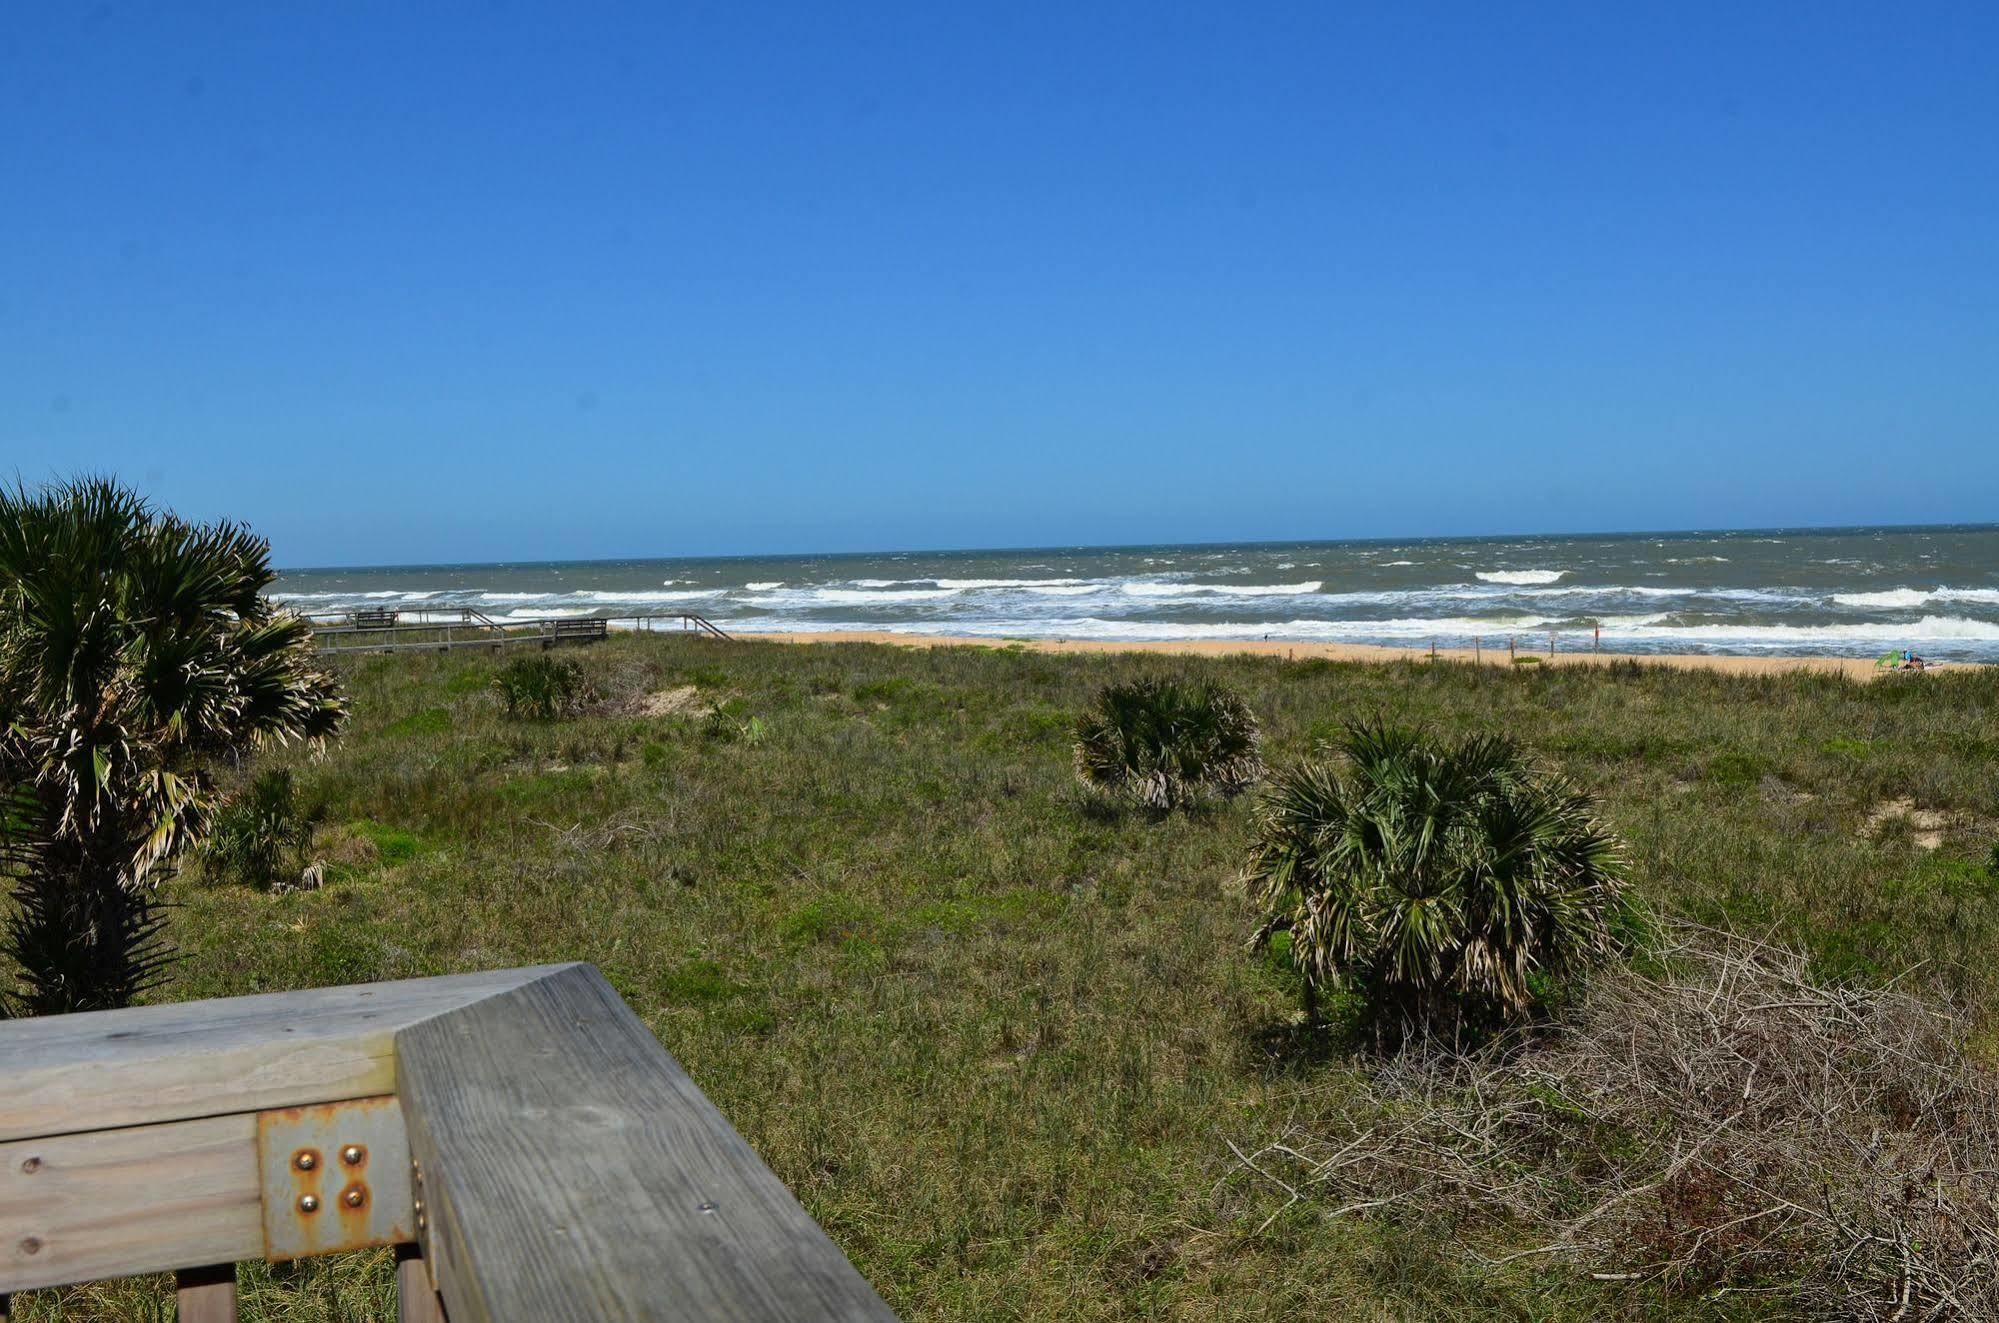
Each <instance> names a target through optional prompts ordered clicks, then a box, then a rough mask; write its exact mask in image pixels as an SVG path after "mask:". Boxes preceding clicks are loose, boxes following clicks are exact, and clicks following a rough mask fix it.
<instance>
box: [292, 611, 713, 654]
mask: <svg viewBox="0 0 1999 1323" xmlns="http://www.w3.org/2000/svg"><path fill="white" fill-rule="evenodd" d="M306 620H307V621H308V622H309V623H310V624H311V625H312V634H313V649H314V651H316V652H321V653H331V652H414V651H427V652H435V651H447V652H448V651H450V650H451V649H453V648H496V649H497V648H503V647H507V646H508V645H510V644H518V643H539V644H541V645H542V646H544V647H548V646H552V645H554V644H556V643H563V642H588V641H592V640H596V639H602V638H608V637H609V636H610V634H611V631H612V630H613V628H616V629H618V630H620V631H637V632H640V633H653V632H656V631H658V630H660V629H663V628H668V627H671V628H676V629H682V630H693V631H695V632H696V633H699V634H701V635H704V636H706V637H709V638H717V639H726V638H728V637H729V635H728V633H727V632H726V631H724V630H723V629H722V628H721V627H720V626H719V625H717V624H716V623H715V622H714V621H712V620H709V619H708V618H707V617H705V616H698V615H695V614H694V613H693V612H691V611H668V612H655V613H649V614H644V615H631V616H553V617H550V618H548V619H545V620H512V619H507V620H495V619H493V618H492V617H491V616H488V615H487V614H485V613H484V612H483V611H480V610H477V609H476V608H473V607H430V608H427V609H417V610H407V611H404V610H391V609H389V608H386V607H383V608H373V609H363V610H358V611H324V612H313V613H308V614H307V615H306Z"/></svg>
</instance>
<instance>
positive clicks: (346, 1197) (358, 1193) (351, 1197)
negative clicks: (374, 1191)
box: [340, 1185, 368, 1208]
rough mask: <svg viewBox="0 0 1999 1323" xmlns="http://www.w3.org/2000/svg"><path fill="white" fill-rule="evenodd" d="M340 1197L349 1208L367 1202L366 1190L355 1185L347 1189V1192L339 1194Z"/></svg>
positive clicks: (357, 1206)
mask: <svg viewBox="0 0 1999 1323" xmlns="http://www.w3.org/2000/svg"><path fill="white" fill-rule="evenodd" d="M340 1198H341V1201H342V1202H344V1203H345V1204H346V1205H347V1206H348V1207H349V1208H359V1207H360V1206H361V1205H362V1204H365V1203H367V1202H368V1192H367V1191H366V1190H364V1189H362V1188H361V1187H360V1186H358V1185H357V1186H355V1187H354V1188H353V1189H351V1190H349V1191H347V1193H345V1194H343V1195H341V1196H340Z"/></svg>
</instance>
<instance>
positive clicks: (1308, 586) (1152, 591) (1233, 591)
mask: <svg viewBox="0 0 1999 1323" xmlns="http://www.w3.org/2000/svg"><path fill="white" fill-rule="evenodd" d="M1324 586H1325V585H1324V581H1323V580H1320V579H1307V580H1306V581H1305V582H1303V583H1159V582H1157V581H1154V580H1147V579H1134V580H1131V581H1130V582H1128V583H1124V584H1120V585H1119V587H1120V588H1121V589H1122V590H1123V591H1124V592H1126V593H1129V594H1130V595H1131V596H1133V597H1155V598H1166V597H1209V596H1221V597H1298V596H1302V595H1304V594H1306V593H1316V592H1318V591H1319V589H1320V588H1322V587H1324Z"/></svg>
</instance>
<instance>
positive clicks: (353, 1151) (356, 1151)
mask: <svg viewBox="0 0 1999 1323" xmlns="http://www.w3.org/2000/svg"><path fill="white" fill-rule="evenodd" d="M362 1157H363V1154H362V1152H361V1146H360V1145H359V1144H349V1145H348V1146H347V1147H346V1148H343V1149H341V1150H340V1160H341V1161H342V1162H344V1163H346V1164H347V1165H348V1166H350V1167H358V1166H360V1165H361V1158H362Z"/></svg>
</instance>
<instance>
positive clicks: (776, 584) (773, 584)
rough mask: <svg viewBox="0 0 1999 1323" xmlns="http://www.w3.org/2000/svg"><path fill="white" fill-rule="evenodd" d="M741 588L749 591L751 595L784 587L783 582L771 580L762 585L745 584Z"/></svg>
mask: <svg viewBox="0 0 1999 1323" xmlns="http://www.w3.org/2000/svg"><path fill="white" fill-rule="evenodd" d="M743 587H745V588H747V589H749V590H750V591H751V592H753V593H767V592H769V591H770V590H771V589H773V588H782V587H784V580H782V579H772V580H769V581H767V582H764V583H746V584H744V585H743Z"/></svg>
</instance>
